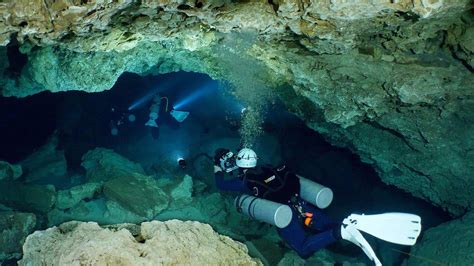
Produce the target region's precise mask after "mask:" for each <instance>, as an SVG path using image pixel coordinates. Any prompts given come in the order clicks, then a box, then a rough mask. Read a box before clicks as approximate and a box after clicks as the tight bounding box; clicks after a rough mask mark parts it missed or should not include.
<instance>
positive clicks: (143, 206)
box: [104, 173, 169, 219]
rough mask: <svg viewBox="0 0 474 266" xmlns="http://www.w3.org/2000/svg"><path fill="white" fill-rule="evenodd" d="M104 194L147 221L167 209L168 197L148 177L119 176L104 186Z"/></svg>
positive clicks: (134, 175)
mask: <svg viewBox="0 0 474 266" xmlns="http://www.w3.org/2000/svg"><path fill="white" fill-rule="evenodd" d="M104 193H105V195H106V197H107V198H108V199H110V200H113V201H116V202H117V203H119V204H120V205H121V206H122V207H124V208H125V209H128V210H130V211H132V212H134V213H136V214H137V215H139V216H143V217H147V218H149V219H151V218H153V217H154V216H156V215H157V214H158V213H160V212H161V211H162V210H164V209H166V207H168V201H169V199H168V195H166V194H165V192H163V190H162V189H161V188H160V187H159V185H158V183H157V182H156V181H155V180H154V179H153V178H151V177H149V176H144V175H140V174H137V173H135V174H129V175H121V176H120V177H118V178H114V179H112V180H109V181H107V182H106V183H105V184H104Z"/></svg>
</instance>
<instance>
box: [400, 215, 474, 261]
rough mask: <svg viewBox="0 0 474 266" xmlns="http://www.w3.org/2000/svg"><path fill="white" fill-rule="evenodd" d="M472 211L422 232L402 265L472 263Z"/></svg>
mask: <svg viewBox="0 0 474 266" xmlns="http://www.w3.org/2000/svg"><path fill="white" fill-rule="evenodd" d="M472 228H474V211H472V210H471V211H470V212H469V213H467V214H466V215H464V216H463V217H462V218H460V219H456V220H453V221H450V222H447V223H444V224H441V225H439V226H436V227H434V228H430V229H429V230H427V231H426V232H424V233H423V238H422V239H421V241H420V242H419V243H418V244H416V245H415V246H414V247H413V248H412V250H411V252H410V254H411V255H412V256H410V257H409V259H408V260H407V261H405V263H404V264H403V265H405V266H411V265H417V266H418V265H434V264H438V265H474V230H472Z"/></svg>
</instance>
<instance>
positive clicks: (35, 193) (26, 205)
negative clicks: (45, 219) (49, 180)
mask: <svg viewBox="0 0 474 266" xmlns="http://www.w3.org/2000/svg"><path fill="white" fill-rule="evenodd" d="M55 202H56V191H55V188H54V186H40V185H23V184H21V183H19V182H6V181H2V182H0V203H2V204H5V205H6V206H8V207H11V208H13V209H15V210H21V211H32V212H43V213H44V212H48V211H49V210H51V208H52V207H53V205H54V203H55Z"/></svg>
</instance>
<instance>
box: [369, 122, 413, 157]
mask: <svg viewBox="0 0 474 266" xmlns="http://www.w3.org/2000/svg"><path fill="white" fill-rule="evenodd" d="M365 123H366V124H368V125H369V126H372V127H374V128H376V129H380V130H383V131H385V132H387V133H389V134H390V135H392V136H394V137H397V138H398V139H400V140H401V141H403V143H405V144H406V145H407V147H408V148H410V149H411V150H412V151H416V152H419V150H417V149H416V148H415V147H414V146H413V145H412V144H410V142H409V141H408V140H407V139H406V137H405V136H404V135H403V134H401V133H400V132H398V131H396V130H394V129H391V128H388V127H385V126H382V125H381V124H380V123H378V122H376V121H365Z"/></svg>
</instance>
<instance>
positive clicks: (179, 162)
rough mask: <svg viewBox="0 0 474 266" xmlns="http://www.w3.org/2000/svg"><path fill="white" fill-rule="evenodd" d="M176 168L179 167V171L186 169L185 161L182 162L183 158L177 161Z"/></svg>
mask: <svg viewBox="0 0 474 266" xmlns="http://www.w3.org/2000/svg"><path fill="white" fill-rule="evenodd" d="M178 166H179V167H180V168H181V169H184V168H186V160H184V159H183V158H179V159H178Z"/></svg>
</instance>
